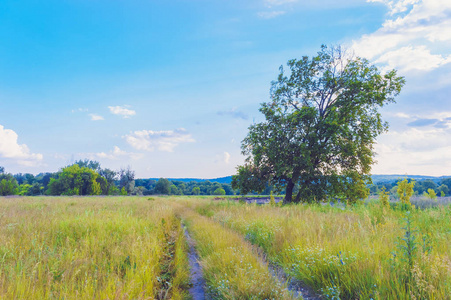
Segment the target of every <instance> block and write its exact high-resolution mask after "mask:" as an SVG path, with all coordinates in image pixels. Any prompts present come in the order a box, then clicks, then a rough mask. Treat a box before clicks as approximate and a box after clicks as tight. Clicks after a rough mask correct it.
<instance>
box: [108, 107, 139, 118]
mask: <svg viewBox="0 0 451 300" xmlns="http://www.w3.org/2000/svg"><path fill="white" fill-rule="evenodd" d="M126 107H127V106H108V108H109V109H110V112H111V113H112V114H114V115H119V116H122V117H123V118H124V119H127V118H130V117H131V116H134V115H136V111H134V110H132V109H128V108H126Z"/></svg>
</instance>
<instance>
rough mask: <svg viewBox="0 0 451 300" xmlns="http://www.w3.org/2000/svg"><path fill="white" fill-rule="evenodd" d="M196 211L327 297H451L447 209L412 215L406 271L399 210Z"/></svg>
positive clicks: (223, 207) (228, 207)
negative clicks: (410, 252)
mask: <svg viewBox="0 0 451 300" xmlns="http://www.w3.org/2000/svg"><path fill="white" fill-rule="evenodd" d="M198 210H199V211H200V212H202V213H203V214H205V215H210V216H211V217H212V218H214V219H215V220H216V221H218V222H220V223H222V224H223V225H225V226H226V227H229V228H232V229H234V230H236V231H238V232H240V233H241V234H242V235H243V236H245V237H246V238H247V239H248V240H249V241H250V242H252V243H254V244H257V245H259V246H260V247H262V248H263V249H264V251H265V252H266V253H267V254H268V257H269V259H270V260H271V261H272V262H274V263H276V264H278V265H280V266H281V267H283V269H284V270H285V271H286V272H287V273H289V274H291V275H292V276H294V277H295V278H297V279H298V280H301V281H303V282H305V283H306V284H308V285H309V286H311V287H313V288H314V289H315V290H316V291H317V292H318V293H321V294H323V295H324V297H325V298H330V299H371V298H373V299H450V295H451V218H450V217H451V208H450V207H439V208H436V209H430V210H425V211H420V210H414V211H412V212H411V222H412V226H413V227H412V232H411V234H412V235H413V236H414V237H415V238H416V239H415V241H414V243H415V246H416V249H414V256H413V257H411V259H412V265H411V266H409V264H408V263H407V262H406V258H405V253H404V252H405V249H404V248H403V247H402V245H403V243H404V241H403V240H402V238H403V237H405V235H406V232H405V231H406V229H403V227H404V228H405V221H404V220H403V217H404V216H405V212H402V211H394V210H390V209H383V208H382V207H381V206H379V205H375V204H370V205H368V206H355V207H351V208H334V207H330V206H306V205H293V206H287V207H282V208H278V207H270V206H263V207H261V206H260V207H259V206H255V205H239V204H235V203H212V204H209V205H204V206H203V207H199V208H198ZM426 244H427V245H426ZM409 268H410V269H411V270H409V272H410V274H411V276H410V277H409V276H408V274H409V272H407V271H406V270H407V269H409Z"/></svg>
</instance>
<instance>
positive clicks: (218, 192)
mask: <svg viewBox="0 0 451 300" xmlns="http://www.w3.org/2000/svg"><path fill="white" fill-rule="evenodd" d="M225 194H226V192H225V190H224V189H223V188H217V189H216V190H215V191H214V192H213V195H217V196H224V195H225Z"/></svg>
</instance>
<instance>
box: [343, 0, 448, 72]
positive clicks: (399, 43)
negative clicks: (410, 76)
mask: <svg viewBox="0 0 451 300" xmlns="http://www.w3.org/2000/svg"><path fill="white" fill-rule="evenodd" d="M368 2H380V3H383V4H385V5H386V6H387V7H388V9H389V17H388V19H387V20H386V21H385V22H384V23H383V24H382V27H381V28H379V29H378V30H377V31H375V32H373V33H371V34H366V35H363V36H362V37H361V38H360V39H359V40H356V41H353V45H352V48H353V49H354V50H355V52H356V54H357V55H359V56H363V57H366V58H368V59H371V60H375V61H376V62H377V63H380V64H383V65H386V66H387V68H390V69H392V68H396V69H399V70H401V71H402V72H407V71H412V70H416V71H421V72H429V71H431V70H434V69H437V68H439V67H441V66H443V65H445V64H447V63H450V62H451V1H443V0H398V1H395V0H368Z"/></svg>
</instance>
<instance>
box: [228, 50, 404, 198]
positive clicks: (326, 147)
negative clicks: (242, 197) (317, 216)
mask: <svg viewBox="0 0 451 300" xmlns="http://www.w3.org/2000/svg"><path fill="white" fill-rule="evenodd" d="M287 67H288V71H287V70H285V69H284V68H283V67H280V74H279V76H278V77H277V80H276V81H273V82H272V84H271V101H270V102H267V103H262V105H261V108H260V112H262V113H263V114H264V116H265V121H264V122H262V123H258V124H254V125H252V126H250V127H249V133H248V135H247V136H246V138H245V139H244V140H243V142H242V149H243V154H245V155H247V156H248V159H247V165H245V166H243V167H240V168H239V169H238V171H239V174H238V175H237V177H236V178H235V185H236V186H240V185H241V187H242V188H243V190H248V188H247V187H249V188H250V186H252V187H253V188H255V189H254V190H258V188H260V187H261V185H262V184H260V183H259V182H258V181H259V180H264V181H265V183H266V182H269V183H271V184H276V185H281V186H285V187H286V195H287V196H286V199H285V200H286V202H290V201H292V199H291V194H292V191H293V189H294V188H295V187H296V189H297V190H298V194H297V195H296V201H299V200H300V199H302V200H304V201H321V200H324V199H325V198H326V196H327V195H329V196H335V195H336V196H339V197H346V198H347V199H348V200H349V201H352V202H353V201H356V199H358V198H359V197H364V196H365V195H366V193H365V192H364V190H365V189H366V187H365V183H366V182H367V179H366V178H367V176H368V174H369V172H370V170H371V164H372V163H373V159H372V157H373V156H374V152H373V145H374V143H375V138H376V137H377V136H378V135H379V134H380V133H382V132H384V131H386V130H387V128H388V127H387V123H385V122H383V121H382V118H381V115H380V113H379V112H378V109H379V108H380V107H382V106H383V105H385V104H388V103H390V102H394V97H395V96H396V95H397V94H398V93H399V92H400V90H401V88H402V86H403V85H404V83H405V81H404V78H402V77H396V71H390V72H389V73H387V74H385V75H381V74H380V72H379V71H378V69H377V68H376V67H375V66H373V65H370V63H369V61H368V60H366V59H361V58H358V57H352V56H349V55H347V54H346V51H344V49H342V48H341V47H335V48H334V47H332V48H327V47H326V46H322V47H321V51H320V52H318V55H317V56H315V57H312V58H309V57H307V56H304V57H302V58H301V59H300V60H296V59H292V60H290V61H288V63H287ZM246 176H249V178H247V177H246ZM339 178H340V179H339Z"/></svg>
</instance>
